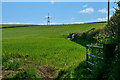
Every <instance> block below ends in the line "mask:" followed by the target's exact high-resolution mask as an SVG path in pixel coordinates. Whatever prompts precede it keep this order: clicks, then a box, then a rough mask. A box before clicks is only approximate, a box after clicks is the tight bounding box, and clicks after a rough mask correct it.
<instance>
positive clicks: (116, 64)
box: [92, 1, 120, 80]
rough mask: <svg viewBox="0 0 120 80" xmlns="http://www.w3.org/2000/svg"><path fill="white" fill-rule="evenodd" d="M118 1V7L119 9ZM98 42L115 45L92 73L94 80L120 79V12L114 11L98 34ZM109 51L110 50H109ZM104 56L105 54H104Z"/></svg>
mask: <svg viewBox="0 0 120 80" xmlns="http://www.w3.org/2000/svg"><path fill="white" fill-rule="evenodd" d="M119 4H120V1H119V3H118V6H119V7H120V5H119ZM98 41H99V42H100V43H103V44H112V45H113V46H114V45H115V50H114V52H113V53H112V54H110V53H109V54H108V55H109V60H108V59H106V58H108V56H104V61H102V62H100V63H99V64H98V65H97V66H96V67H95V68H94V71H93V73H92V74H93V75H92V76H93V77H94V79H95V80H98V79H99V80H119V79H120V77H119V76H120V74H119V73H120V70H119V68H120V54H119V53H120V10H116V12H115V14H114V15H113V16H112V17H111V19H110V23H109V24H108V25H106V27H105V29H104V31H102V32H101V34H99V37H98ZM109 51H111V49H109ZM104 54H106V53H104Z"/></svg>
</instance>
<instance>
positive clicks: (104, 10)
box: [98, 8, 107, 13]
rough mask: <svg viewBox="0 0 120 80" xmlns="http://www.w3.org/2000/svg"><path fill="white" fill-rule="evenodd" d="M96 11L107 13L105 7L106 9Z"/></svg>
mask: <svg viewBox="0 0 120 80" xmlns="http://www.w3.org/2000/svg"><path fill="white" fill-rule="evenodd" d="M98 12H101V13H107V9H106V8H103V9H100V10H98Z"/></svg>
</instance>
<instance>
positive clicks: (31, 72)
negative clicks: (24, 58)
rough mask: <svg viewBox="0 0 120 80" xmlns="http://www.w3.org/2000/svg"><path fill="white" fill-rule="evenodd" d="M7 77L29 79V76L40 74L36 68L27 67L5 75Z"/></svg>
mask: <svg viewBox="0 0 120 80" xmlns="http://www.w3.org/2000/svg"><path fill="white" fill-rule="evenodd" d="M7 78H14V79H21V78H22V79H31V78H34V79H35V78H40V76H39V75H38V72H37V70H36V69H34V68H31V69H30V68H29V69H26V70H24V71H19V72H17V73H15V74H11V75H9V76H7Z"/></svg>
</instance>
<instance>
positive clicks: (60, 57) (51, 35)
mask: <svg viewBox="0 0 120 80" xmlns="http://www.w3.org/2000/svg"><path fill="white" fill-rule="evenodd" d="M105 25H106V23H91V24H90V23H89V24H80V25H51V26H31V27H19V28H6V29H3V30H2V53H3V58H4V59H7V60H3V61H4V62H3V63H6V61H8V60H9V59H10V58H12V57H17V56H18V55H23V56H24V55H26V54H27V55H28V58H27V59H28V60H29V61H33V64H32V65H36V66H42V65H46V64H48V65H49V66H51V67H52V68H55V69H60V68H69V69H70V70H72V69H74V68H75V67H76V66H78V64H79V63H80V62H82V61H84V60H85V55H86V53H85V47H84V46H82V45H80V44H77V43H75V42H73V41H70V40H67V36H68V35H69V33H71V32H86V31H88V30H90V29H92V28H103V27H104V26H105ZM5 57H6V58H5ZM3 66H4V65H3Z"/></svg>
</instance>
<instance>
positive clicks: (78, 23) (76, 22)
mask: <svg viewBox="0 0 120 80" xmlns="http://www.w3.org/2000/svg"><path fill="white" fill-rule="evenodd" d="M72 24H84V22H74V23H72Z"/></svg>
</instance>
